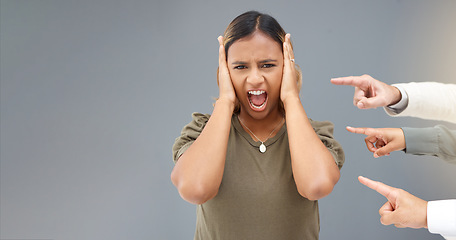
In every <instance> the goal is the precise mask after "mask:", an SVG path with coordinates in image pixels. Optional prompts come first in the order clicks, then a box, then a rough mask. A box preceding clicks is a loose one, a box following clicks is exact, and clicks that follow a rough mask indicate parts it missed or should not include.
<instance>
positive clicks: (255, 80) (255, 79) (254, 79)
mask: <svg viewBox="0 0 456 240" xmlns="http://www.w3.org/2000/svg"><path fill="white" fill-rule="evenodd" d="M263 81H264V77H263V75H262V74H261V71H260V70H259V69H258V68H253V69H251V71H250V73H249V75H248V77H247V82H248V83H250V84H253V85H256V84H261V83H262V82H263Z"/></svg>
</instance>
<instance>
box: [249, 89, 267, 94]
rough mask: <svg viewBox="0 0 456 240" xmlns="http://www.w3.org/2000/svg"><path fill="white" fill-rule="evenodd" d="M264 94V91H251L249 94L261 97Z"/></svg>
mask: <svg viewBox="0 0 456 240" xmlns="http://www.w3.org/2000/svg"><path fill="white" fill-rule="evenodd" d="M263 93H265V92H264V91H260V90H258V91H249V94H252V95H261V94H263Z"/></svg>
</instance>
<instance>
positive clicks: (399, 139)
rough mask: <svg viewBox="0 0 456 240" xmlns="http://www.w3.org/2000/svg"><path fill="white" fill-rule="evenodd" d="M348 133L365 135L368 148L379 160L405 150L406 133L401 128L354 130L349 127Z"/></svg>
mask: <svg viewBox="0 0 456 240" xmlns="http://www.w3.org/2000/svg"><path fill="white" fill-rule="evenodd" d="M347 131H349V132H352V133H358V134H364V135H367V137H366V138H365V139H364V141H365V142H366V147H367V149H368V150H369V151H371V152H373V153H374V157H375V158H378V157H381V156H384V155H389V154H390V153H391V152H394V151H400V150H403V149H405V147H406V145H405V137H404V132H403V131H402V129H400V128H354V127H347Z"/></svg>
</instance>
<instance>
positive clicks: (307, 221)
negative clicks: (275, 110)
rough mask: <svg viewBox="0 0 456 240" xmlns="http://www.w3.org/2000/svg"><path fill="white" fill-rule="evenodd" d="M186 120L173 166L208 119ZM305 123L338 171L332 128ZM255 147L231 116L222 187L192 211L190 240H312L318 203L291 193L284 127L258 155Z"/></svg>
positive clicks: (341, 157) (341, 158) (293, 190)
mask: <svg viewBox="0 0 456 240" xmlns="http://www.w3.org/2000/svg"><path fill="white" fill-rule="evenodd" d="M192 118H193V120H192V121H191V122H190V123H189V124H188V125H186V126H185V127H184V128H183V130H182V132H181V136H180V137H178V138H177V139H176V141H175V143H174V146H173V157H174V161H178V159H179V157H180V155H182V154H183V153H184V152H185V151H186V150H187V149H188V148H189V147H190V146H191V145H192V144H193V143H194V142H195V140H196V139H197V138H198V137H199V135H200V134H201V132H202V131H203V129H204V128H205V126H206V124H207V122H208V120H209V119H210V115H209V114H200V113H194V114H193V115H192ZM309 121H310V122H311V125H312V127H313V129H314V131H315V132H316V133H317V135H318V137H319V139H320V141H321V142H323V143H324V145H325V146H326V147H327V148H328V151H329V152H330V153H331V155H332V156H333V157H334V159H335V164H336V165H337V166H339V168H340V167H342V164H343V161H344V154H343V151H342V147H341V146H340V144H339V143H338V142H337V141H336V140H334V138H333V137H332V132H333V125H332V124H331V123H330V122H318V121H312V120H309ZM260 144H261V142H258V141H255V140H253V139H252V137H251V136H250V135H249V133H248V131H245V130H244V128H243V127H242V125H241V123H240V121H239V119H238V115H237V114H233V116H232V118H231V128H230V133H229V141H228V143H227V145H228V146H227V153H226V161H225V167H224V173H223V181H222V183H221V184H220V187H219V190H218V193H217V195H216V196H215V197H214V198H212V199H210V200H208V201H207V202H205V203H204V204H201V205H198V207H197V225H196V232H195V239H318V232H319V217H318V203H317V201H311V200H308V199H307V198H304V197H302V196H301V195H300V194H299V193H298V191H297V188H296V184H295V182H294V178H293V172H292V167H291V159H290V149H289V144H288V133H287V127H286V125H285V124H284V125H282V126H281V127H280V128H279V129H278V130H277V134H275V136H274V137H271V138H269V139H268V140H267V141H265V142H264V144H265V146H266V151H265V152H264V153H262V152H260V150H259V147H260Z"/></svg>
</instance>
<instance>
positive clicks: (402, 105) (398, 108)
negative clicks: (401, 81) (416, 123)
mask: <svg viewBox="0 0 456 240" xmlns="http://www.w3.org/2000/svg"><path fill="white" fill-rule="evenodd" d="M391 86H393V87H395V88H397V89H398V90H399V92H401V100H400V101H399V102H397V103H396V104H393V105H389V106H385V107H384V109H385V111H386V113H388V114H389V115H396V114H399V113H401V112H402V111H404V110H405V109H406V108H407V105H408V95H407V92H406V91H405V90H404V88H403V87H402V86H401V85H396V84H393V85H391Z"/></svg>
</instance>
